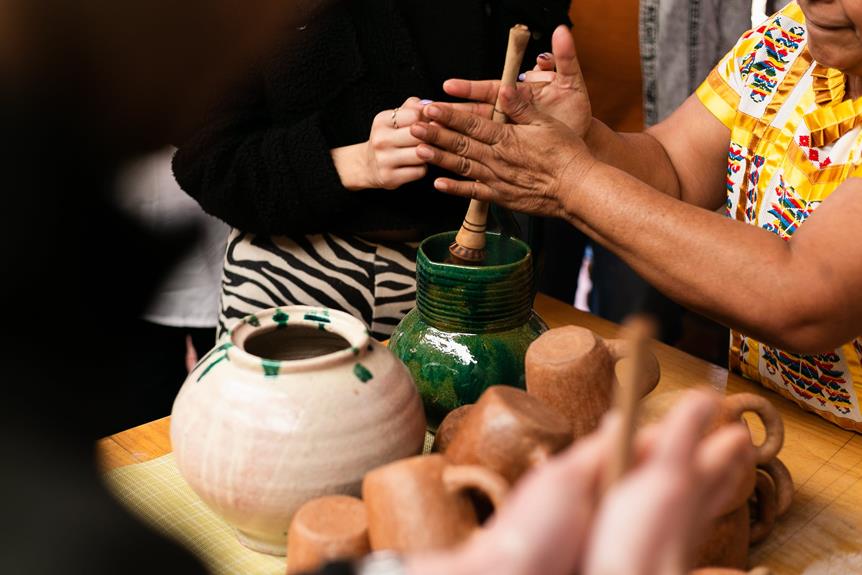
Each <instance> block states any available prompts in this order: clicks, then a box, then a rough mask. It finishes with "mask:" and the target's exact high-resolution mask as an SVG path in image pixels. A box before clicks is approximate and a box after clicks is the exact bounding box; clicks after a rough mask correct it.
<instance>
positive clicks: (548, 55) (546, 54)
mask: <svg viewBox="0 0 862 575" xmlns="http://www.w3.org/2000/svg"><path fill="white" fill-rule="evenodd" d="M539 58H540V59H542V60H550V59H551V53H550V52H542V53H541V54H539Z"/></svg>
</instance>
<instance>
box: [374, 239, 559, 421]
mask: <svg viewBox="0 0 862 575" xmlns="http://www.w3.org/2000/svg"><path fill="white" fill-rule="evenodd" d="M454 239H455V232H445V233H442V234H437V235H435V236H431V237H429V238H427V239H426V240H425V241H423V242H422V244H421V245H420V246H419V253H418V255H417V257H416V307H415V308H414V309H413V310H412V311H411V312H410V313H408V314H407V315H406V316H405V317H404V319H402V320H401V323H399V324H398V327H396V328H395V332H394V333H393V334H392V338H391V339H390V341H389V348H390V349H391V350H392V351H393V352H394V353H395V355H396V356H397V357H398V358H400V359H401V361H403V362H404V364H405V365H406V366H407V368H408V369H409V370H410V373H411V374H412V375H413V379H414V381H415V382H416V385H417V387H418V388H419V393H420V395H421V396H422V401H423V403H424V404H425V414H426V416H427V417H428V422H429V424H430V425H431V427H436V426H437V425H438V424H439V423H440V421H441V420H442V419H443V417H445V416H446V414H447V413H449V412H450V411H451V410H453V409H455V408H456V407H459V406H461V405H464V404H467V403H473V402H475V401H476V400H477V399H479V396H480V395H481V394H482V392H483V391H485V389H486V388H488V387H489V386H492V385H500V384H504V385H511V386H514V387H520V388H521V389H524V388H525V387H526V386H525V383H524V355H525V354H526V353H527V347H528V346H529V345H530V343H532V341H533V340H534V339H536V338H537V337H539V335H540V334H541V333H542V332H544V331H546V330H547V329H548V326H547V325H545V322H544V321H542V319H541V318H540V317H539V316H538V315H537V314H536V313H535V312H534V311H533V291H532V288H533V262H532V255H531V254H530V248H529V247H527V244H525V243H524V242H522V241H520V240H517V239H514V238H510V237H508V236H501V235H500V234H490V233H489V234H487V239H488V243H487V246H486V254H487V256H486V259H485V264H484V265H483V266H480V267H474V266H462V265H454V264H448V263H444V262H445V260H446V258H447V257H448V256H449V245H450V244H451V243H452V242H453V241H454Z"/></svg>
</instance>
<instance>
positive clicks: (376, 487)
mask: <svg viewBox="0 0 862 575" xmlns="http://www.w3.org/2000/svg"><path fill="white" fill-rule="evenodd" d="M469 490H478V491H479V492H481V493H483V494H484V495H485V496H486V497H487V498H488V499H489V500H490V501H491V503H492V504H493V505H494V507H498V506H499V505H500V504H501V503H502V501H503V498H504V497H505V495H506V492H507V490H508V484H507V483H506V480H505V479H503V478H502V477H500V476H499V475H498V474H496V473H494V472H493V471H491V470H489V469H485V468H483V467H479V466H476V465H452V464H450V463H449V462H447V461H446V459H445V458H444V457H443V456H442V455H440V454H432V455H424V456H420V457H411V458H410V459H404V460H402V461H396V462H395V463H390V464H389V465H385V466H383V467H381V468H379V469H375V470H374V471H372V472H371V473H369V474H368V475H367V476H366V477H365V481H364V482H363V484H362V498H363V499H364V500H365V508H366V511H367V513H368V533H369V538H370V539H371V548H372V549H374V550H375V551H377V550H381V549H391V550H394V551H398V552H400V553H409V552H418V551H428V550H432V549H446V548H451V547H454V546H455V545H458V544H459V543H462V542H464V541H465V540H466V539H467V537H469V536H470V534H471V533H473V531H474V530H475V529H477V528H478V527H479V520H478V517H477V514H476V509H475V507H474V505H473V501H472V500H471V498H470V497H469V495H468V491H469Z"/></svg>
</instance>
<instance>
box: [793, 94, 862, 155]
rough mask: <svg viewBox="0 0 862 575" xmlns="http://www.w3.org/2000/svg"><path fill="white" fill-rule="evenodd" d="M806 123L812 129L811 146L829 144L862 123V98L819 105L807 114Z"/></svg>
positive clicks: (817, 146) (818, 146)
mask: <svg viewBox="0 0 862 575" xmlns="http://www.w3.org/2000/svg"><path fill="white" fill-rule="evenodd" d="M805 123H806V124H807V125H808V129H809V130H811V146H812V147H816V148H822V147H823V146H827V145H829V144H831V143H832V142H835V141H837V140H838V138H840V137H841V136H843V135H844V134H846V133H847V132H849V131H850V130H852V129H853V128H855V127H856V126H859V125H862V98H856V99H855V100H844V101H843V102H841V103H839V104H834V105H831V106H822V107H818V108H816V109H815V110H814V111H812V112H810V113H808V114H806V115H805Z"/></svg>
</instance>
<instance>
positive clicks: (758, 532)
mask: <svg viewBox="0 0 862 575" xmlns="http://www.w3.org/2000/svg"><path fill="white" fill-rule="evenodd" d="M754 494H755V497H756V498H757V521H756V522H755V523H752V525H751V534H750V536H749V541H750V542H751V543H759V542H761V541H763V540H764V539H766V538H767V537H768V536H769V534H770V533H772V528H773V527H775V516H776V510H777V508H778V503H777V498H776V494H775V483H773V482H772V478H771V477H770V476H769V474H768V473H766V472H765V471H761V470H758V471H757V485H756V486H755V487H754Z"/></svg>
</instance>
